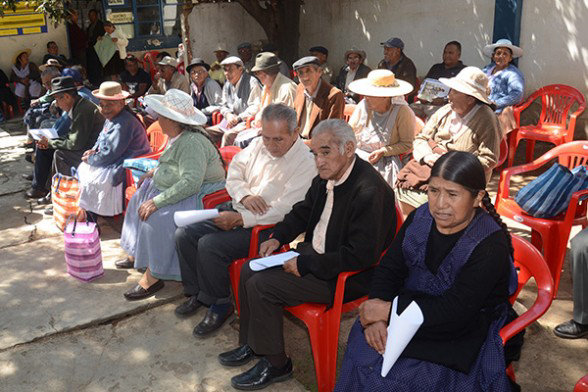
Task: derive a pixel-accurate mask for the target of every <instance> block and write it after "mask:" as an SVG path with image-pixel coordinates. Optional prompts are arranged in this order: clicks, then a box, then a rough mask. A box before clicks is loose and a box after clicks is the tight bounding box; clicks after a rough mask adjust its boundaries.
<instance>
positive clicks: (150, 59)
mask: <svg viewBox="0 0 588 392" xmlns="http://www.w3.org/2000/svg"><path fill="white" fill-rule="evenodd" d="M158 54H159V51H157V50H151V51H149V52H146V53H145V55H144V56H143V61H142V63H143V69H144V70H145V71H147V72H149V75H151V80H153V77H154V76H155V74H156V73H157V67H156V66H155V57H157V55H158Z"/></svg>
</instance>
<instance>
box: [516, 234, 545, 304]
mask: <svg viewBox="0 0 588 392" xmlns="http://www.w3.org/2000/svg"><path fill="white" fill-rule="evenodd" d="M512 246H513V248H514V261H515V267H516V268H517V269H518V288H517V291H516V292H515V293H514V294H513V295H512V296H511V297H510V303H514V301H515V300H516V298H517V297H518V295H519V293H520V291H521V289H522V288H523V286H524V285H525V284H526V283H527V282H528V281H529V279H530V278H534V279H535V283H536V284H537V290H538V291H542V292H546V293H553V278H552V277H551V272H550V271H549V267H548V266H547V263H546V262H545V259H544V258H543V255H542V254H541V252H539V250H537V248H535V247H534V246H533V245H532V244H531V243H530V242H528V241H526V240H524V239H522V238H521V237H519V236H517V235H512Z"/></svg>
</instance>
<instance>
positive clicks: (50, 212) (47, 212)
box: [43, 206, 53, 216]
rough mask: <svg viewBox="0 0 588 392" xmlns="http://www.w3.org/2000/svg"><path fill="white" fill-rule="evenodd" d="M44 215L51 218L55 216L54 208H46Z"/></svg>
mask: <svg viewBox="0 0 588 392" xmlns="http://www.w3.org/2000/svg"><path fill="white" fill-rule="evenodd" d="M43 214H45V215H49V216H51V215H53V206H49V207H47V208H45V209H44V210H43Z"/></svg>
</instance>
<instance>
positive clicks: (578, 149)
mask: <svg viewBox="0 0 588 392" xmlns="http://www.w3.org/2000/svg"><path fill="white" fill-rule="evenodd" d="M555 158H557V159H558V161H559V163H560V164H562V165H564V166H566V167H568V168H570V169H572V168H574V167H576V166H578V165H585V166H586V165H588V141H575V142H571V143H566V144H563V145H561V146H557V147H555V148H553V149H552V150H550V151H549V152H547V153H546V154H545V155H543V156H541V157H539V158H538V159H536V160H534V161H533V162H531V163H527V164H525V165H522V166H515V167H512V168H509V169H505V170H503V171H502V173H500V184H499V185H498V191H497V196H496V211H498V213H499V214H500V215H502V216H505V217H508V218H511V219H514V220H515V221H517V222H519V223H522V224H523V225H526V226H529V227H530V228H531V243H532V244H533V245H535V247H537V249H539V250H543V255H544V256H545V260H546V261H547V265H548V266H549V269H550V270H551V276H552V277H553V280H554V282H555V290H554V293H555V295H557V290H558V287H559V279H560V276H561V269H562V265H563V262H564V256H565V253H566V249H567V243H568V238H569V236H570V230H571V228H572V226H575V225H582V226H583V227H586V226H587V225H588V221H587V220H586V202H585V201H581V200H580V198H581V196H585V195H588V190H584V191H579V192H576V193H574V195H573V197H572V199H571V200H570V204H569V205H568V208H567V211H566V212H564V213H562V214H560V215H559V216H557V217H555V218H551V219H542V218H535V217H533V216H531V215H528V214H527V213H525V212H524V211H523V210H522V209H521V208H520V207H519V205H518V204H517V203H516V202H515V201H514V197H511V196H510V178H511V177H512V176H513V175H516V174H521V173H525V172H529V171H532V170H535V169H537V168H539V167H541V166H544V165H546V164H549V163H550V162H551V161H552V160H553V159H555ZM578 207H580V208H578Z"/></svg>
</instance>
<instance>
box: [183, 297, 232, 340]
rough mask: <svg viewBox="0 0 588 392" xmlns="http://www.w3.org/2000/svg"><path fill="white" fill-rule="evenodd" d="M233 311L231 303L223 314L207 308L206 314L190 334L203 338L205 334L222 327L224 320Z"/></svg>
mask: <svg viewBox="0 0 588 392" xmlns="http://www.w3.org/2000/svg"><path fill="white" fill-rule="evenodd" d="M234 312H235V308H234V307H233V305H232V304H231V306H230V307H229V309H228V310H227V313H225V314H218V313H215V312H213V311H212V310H210V308H209V309H208V311H207V312H206V316H204V319H203V320H202V321H201V322H200V324H198V325H197V326H196V327H195V328H194V331H192V335H194V336H195V337H197V338H203V337H205V336H206V335H209V334H211V333H212V332H214V331H216V330H218V329H219V328H220V327H222V326H223V324H224V323H225V321H227V319H228V318H229V317H231V316H232V315H233V313H234Z"/></svg>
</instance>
